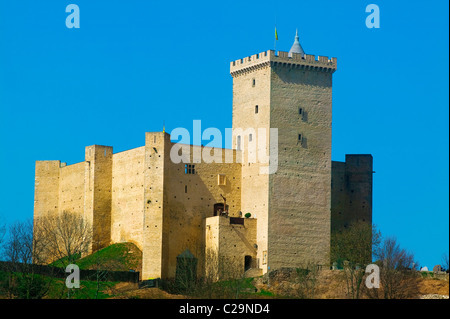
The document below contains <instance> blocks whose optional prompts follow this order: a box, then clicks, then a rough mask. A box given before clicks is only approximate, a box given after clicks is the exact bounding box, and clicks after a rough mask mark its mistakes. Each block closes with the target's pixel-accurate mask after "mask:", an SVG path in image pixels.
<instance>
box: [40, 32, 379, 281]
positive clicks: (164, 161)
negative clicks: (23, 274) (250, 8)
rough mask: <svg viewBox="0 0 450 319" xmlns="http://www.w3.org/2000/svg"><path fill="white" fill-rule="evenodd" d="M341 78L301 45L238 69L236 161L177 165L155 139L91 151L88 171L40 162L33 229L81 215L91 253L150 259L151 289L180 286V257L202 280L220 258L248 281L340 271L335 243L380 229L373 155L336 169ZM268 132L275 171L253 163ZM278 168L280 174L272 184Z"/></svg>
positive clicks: (234, 67) (166, 145)
mask: <svg viewBox="0 0 450 319" xmlns="http://www.w3.org/2000/svg"><path fill="white" fill-rule="evenodd" d="M336 68H337V59H336V58H331V59H329V58H327V57H323V56H318V57H315V56H314V55H309V54H305V53H304V51H303V49H302V47H301V45H300V43H299V41H298V36H297V35H296V37H295V41H294V44H293V46H292V48H291V50H290V51H289V52H282V51H278V52H276V51H273V50H268V51H265V52H262V53H259V54H255V55H252V56H248V57H245V58H243V59H239V60H237V61H233V62H231V65H230V73H231V76H232V77H233V123H232V126H233V136H234V137H235V138H233V143H232V149H221V150H220V151H221V152H220V154H221V155H220V156H221V157H224V158H225V157H228V158H232V159H233V160H232V161H217V162H212V163H210V162H208V163H207V162H205V161H204V160H200V161H193V156H194V155H195V154H196V152H197V153H198V152H205V151H207V152H210V151H214V150H212V149H211V150H210V149H208V148H207V147H205V146H202V145H198V146H197V145H185V147H184V149H186V147H187V149H188V151H189V153H188V154H189V157H190V160H189V162H180V163H176V162H174V161H173V160H171V150H172V149H173V147H174V145H175V144H176V143H174V142H172V141H171V137H170V135H169V134H167V133H166V132H164V131H163V132H149V133H145V144H144V146H142V147H138V148H135V149H131V150H128V151H124V152H120V153H113V148H112V147H110V146H99V145H92V146H88V147H86V149H85V161H84V162H81V163H77V164H73V165H66V164H65V163H62V162H60V161H37V162H36V175H35V202H34V218H39V216H42V215H43V214H46V213H58V212H62V211H71V212H74V213H79V214H82V215H83V216H84V217H85V218H86V219H88V220H89V221H90V223H91V225H92V227H93V236H94V240H93V244H92V247H91V251H96V250H98V249H100V248H103V247H106V246H108V245H110V244H112V243H120V242H131V243H134V244H135V245H136V246H137V247H138V248H139V249H140V250H141V251H142V253H143V260H142V273H141V275H142V279H148V278H173V277H174V276H175V273H176V269H177V260H178V258H177V257H178V256H180V255H181V254H184V255H189V256H190V257H192V258H195V259H196V260H198V267H197V270H196V271H197V272H198V274H199V275H202V274H203V273H204V272H205V269H206V268H207V267H206V265H207V264H208V263H211V262H217V261H213V260H211V259H209V258H208V254H207V252H211V251H212V252H214V253H215V254H216V255H217V256H220V257H221V258H222V259H224V258H225V260H229V261H233V262H235V263H236V265H237V266H236V267H237V268H238V269H240V271H242V273H244V272H246V271H251V272H252V274H264V273H266V272H268V271H270V270H273V269H277V268H281V267H300V266H301V265H303V264H304V263H306V262H314V263H315V264H318V265H329V260H328V259H329V250H330V234H331V232H333V231H337V230H339V229H341V228H342V227H346V226H347V225H349V224H350V223H352V222H354V221H357V220H363V221H366V222H368V223H371V222H372V173H373V171H372V156H371V155H346V158H345V162H335V161H331V127H332V125H331V124H332V77H333V73H334V72H335V71H336ZM271 128H277V129H278V131H277V136H276V137H277V147H276V149H273V148H271V145H272V142H273V139H274V137H273V136H272V135H271V134H269V133H268V132H269V130H270V129H271ZM261 129H263V130H267V136H268V138H266V139H262V138H261V140H260V143H261V141H262V142H263V143H265V149H266V151H267V153H270V152H272V153H271V154H270V155H271V156H270V158H271V159H272V155H274V154H273V152H277V154H275V155H277V156H276V157H275V158H276V162H275V163H274V162H272V163H267V162H265V163H263V162H258V161H250V160H249V152H250V151H249V150H250V149H251V147H249V146H250V145H252V143H256V142H257V141H256V140H257V139H258V138H259V136H256V134H255V133H256V132H257V131H258V132H259V131H260V130H261ZM235 130H236V132H238V133H237V134H234V132H235ZM271 139H272V141H271ZM269 164H270V165H273V164H276V170H274V172H272V173H271V172H268V170H267V167H268V165H269ZM264 169H266V170H264ZM216 260H218V259H216Z"/></svg>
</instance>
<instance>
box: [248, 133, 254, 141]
mask: <svg viewBox="0 0 450 319" xmlns="http://www.w3.org/2000/svg"><path fill="white" fill-rule="evenodd" d="M252 140H253V134H249V135H248V141H249V142H251V141H252Z"/></svg>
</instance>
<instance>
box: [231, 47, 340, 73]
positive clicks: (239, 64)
mask: <svg viewBox="0 0 450 319" xmlns="http://www.w3.org/2000/svg"><path fill="white" fill-rule="evenodd" d="M269 65H283V66H287V67H292V68H305V69H314V70H318V71H323V72H331V73H333V72H334V71H336V69H337V58H331V59H330V58H328V57H325V56H315V55H310V54H305V55H303V56H302V54H299V53H293V54H292V57H289V52H286V51H277V52H276V51H274V50H268V51H264V52H261V53H258V54H254V55H251V56H248V57H245V58H242V59H239V60H236V61H232V62H231V63H230V73H231V75H232V76H233V77H234V76H237V75H239V74H241V73H246V72H249V71H253V70H256V69H259V68H261V67H265V66H269Z"/></svg>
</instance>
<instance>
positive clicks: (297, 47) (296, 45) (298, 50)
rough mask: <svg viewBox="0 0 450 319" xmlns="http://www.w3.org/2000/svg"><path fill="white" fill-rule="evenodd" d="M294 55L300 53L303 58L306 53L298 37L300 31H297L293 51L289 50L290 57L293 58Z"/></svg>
mask: <svg viewBox="0 0 450 319" xmlns="http://www.w3.org/2000/svg"><path fill="white" fill-rule="evenodd" d="M292 53H300V54H301V55H302V56H304V55H305V52H304V51H303V48H302V46H301V44H300V41H299V37H298V29H297V30H295V40H294V44H293V45H292V47H291V49H290V50H289V55H288V56H289V57H292Z"/></svg>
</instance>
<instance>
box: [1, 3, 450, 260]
mask: <svg viewBox="0 0 450 319" xmlns="http://www.w3.org/2000/svg"><path fill="white" fill-rule="evenodd" d="M70 3H75V4H77V5H78V6H79V7H80V11H81V12H80V13H81V28H80V29H68V28H66V25H65V19H66V16H67V15H68V14H67V13H66V12H65V7H66V6H67V5H68V4H70ZM370 3H375V4H377V5H378V6H379V7H380V11H381V28H380V29H368V28H366V25H365V19H366V16H367V15H368V14H367V13H366V12H365V8H366V6H367V5H368V4H370ZM448 9H449V8H448V2H447V1H443V0H439V1H437V0H434V1H426V2H425V1H403V0H402V1H398V0H396V1H387V0H370V1H361V0H354V1H332V0H329V1H325V0H324V1H290V2H289V3H287V2H278V4H277V3H276V2H274V1H265V0H259V1H221V2H216V1H158V2H155V1H150V0H146V1H144V0H142V1H138V0H134V1H124V0H122V1H117V0H116V1H114V0H108V1H103V0H96V1H87V0H71V1H61V0H57V1H56V0H46V1H31V0H30V1H24V0H14V1H13V0H10V1H6V0H0V154H1V156H0V176H1V182H0V214H3V215H4V216H5V217H6V219H7V220H8V221H13V220H17V219H25V218H28V217H31V216H32V214H33V200H34V198H33V196H34V195H33V194H34V162H35V161H36V160H57V159H59V160H62V161H64V162H67V163H68V164H72V163H76V162H80V161H83V160H84V147H85V146H87V145H92V144H102V145H111V146H114V151H115V152H119V151H123V150H126V149H130V148H134V147H138V146H142V145H144V132H145V131H161V130H162V123H163V120H165V124H166V130H167V131H169V132H170V131H171V130H172V129H173V128H175V127H185V128H188V129H190V128H191V127H192V120H194V119H200V120H202V127H203V128H207V127H217V128H219V129H221V130H223V129H224V128H225V127H231V111H232V78H231V76H230V75H229V62H230V61H232V60H236V59H239V58H242V57H245V56H249V55H251V54H255V53H259V52H262V51H265V50H268V49H273V46H274V23H275V16H276V23H277V29H278V35H279V41H278V43H277V49H280V50H285V51H288V50H289V48H290V46H291V45H292V42H293V39H294V35H295V29H296V28H298V29H299V35H300V42H301V44H302V46H303V48H304V50H305V51H306V53H308V54H315V55H325V56H333V57H337V58H338V71H337V72H336V73H335V74H334V82H333V85H334V87H333V153H332V157H333V160H340V161H342V160H344V156H345V154H346V153H347V154H348V153H350V154H351V153H353V154H355V153H371V154H373V156H374V170H375V171H376V173H375V174H374V194H373V196H374V197H373V199H374V205H373V216H374V223H375V224H377V225H378V226H379V228H380V230H381V231H382V233H383V234H384V235H395V236H397V238H398V239H399V241H400V243H401V245H402V246H404V247H406V248H408V249H410V250H411V251H413V252H414V253H415V255H416V257H417V259H418V261H419V262H420V264H421V265H426V266H428V267H433V265H435V264H437V263H440V261H441V256H442V254H443V253H447V252H448V249H449V171H448V169H449V146H448V142H449V140H448V138H449V119H448V116H449V114H448V111H449V108H448V103H449V95H448V85H449V83H448V82H449V80H448V77H449V73H448V72H449V42H448V36H449V34H448V22H449V19H448Z"/></svg>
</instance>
